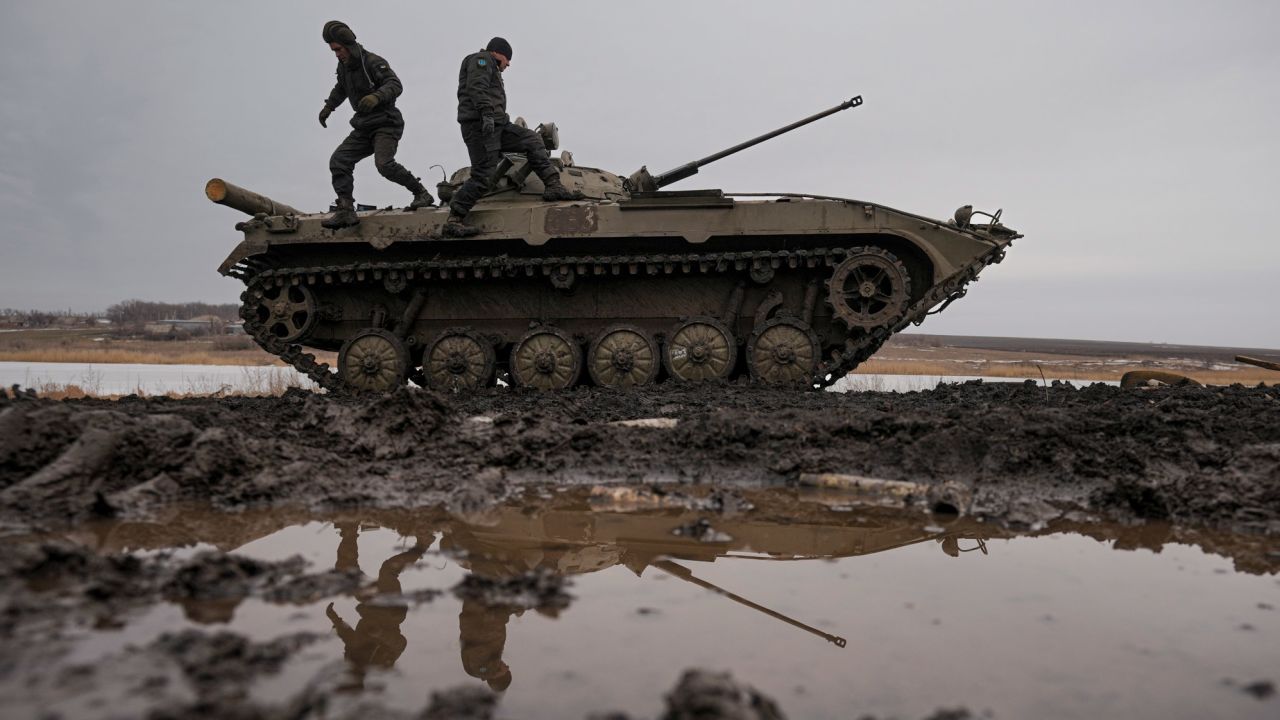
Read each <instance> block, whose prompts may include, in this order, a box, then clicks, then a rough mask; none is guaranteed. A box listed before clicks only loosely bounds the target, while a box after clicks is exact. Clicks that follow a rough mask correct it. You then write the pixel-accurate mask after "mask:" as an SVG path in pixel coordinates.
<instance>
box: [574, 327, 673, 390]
mask: <svg viewBox="0 0 1280 720" xmlns="http://www.w3.org/2000/svg"><path fill="white" fill-rule="evenodd" d="M658 362H659V361H658V345H657V343H655V342H654V341H653V338H651V337H649V335H648V334H647V333H646V332H644V331H643V330H641V329H640V328H637V327H634V326H632V325H614V326H611V327H608V328H605V330H604V332H602V333H600V335H599V336H597V337H596V339H595V340H593V341H592V342H591V347H590V348H589V349H588V350H587V372H589V373H590V374H591V379H592V380H593V381H594V382H595V384H596V385H601V386H605V387H632V386H635V385H648V384H649V383H651V382H653V381H654V378H656V377H657V376H658Z"/></svg>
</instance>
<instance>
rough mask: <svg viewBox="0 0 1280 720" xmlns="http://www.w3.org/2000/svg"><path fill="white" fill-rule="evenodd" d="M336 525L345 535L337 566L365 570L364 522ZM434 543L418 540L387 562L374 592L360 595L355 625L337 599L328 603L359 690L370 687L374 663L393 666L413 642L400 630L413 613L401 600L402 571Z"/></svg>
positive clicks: (376, 666)
mask: <svg viewBox="0 0 1280 720" xmlns="http://www.w3.org/2000/svg"><path fill="white" fill-rule="evenodd" d="M335 527H337V529H338V537H339V538H340V540H339V542H338V557H337V561H336V562H335V563H334V569H335V570H339V571H351V570H355V571H359V570H360V555H359V553H360V550H359V544H358V538H359V533H360V525H359V523H357V522H352V521H340V522H337V523H335ZM428 547H429V546H428V545H423V543H422V542H421V540H418V541H417V542H416V543H415V544H414V546H413V547H412V548H410V549H409V550H406V551H405V552H402V553H398V554H396V555H393V556H391V557H389V558H387V559H386V560H385V561H383V563H382V567H381V568H379V569H378V578H377V580H376V581H374V583H373V587H372V588H371V590H372V595H370V594H369V593H368V592H367V591H366V592H364V593H362V594H361V596H360V597H359V598H358V599H360V602H359V603H358V604H357V605H356V614H357V615H359V616H360V619H359V620H358V621H357V622H356V625H355V627H352V626H351V625H349V624H347V621H346V620H344V619H343V618H342V617H341V616H340V615H339V614H338V612H337V611H336V610H334V609H333V603H329V605H328V607H326V608H325V615H327V616H328V618H329V622H331V623H333V629H334V631H335V632H337V633H338V637H339V638H341V639H342V645H343V647H344V651H343V657H345V658H346V660H347V662H348V663H349V664H350V665H351V668H352V670H353V683H352V688H353V689H358V688H363V687H364V677H365V674H366V673H367V672H368V671H369V669H370V668H382V669H390V668H391V667H392V666H393V665H395V664H396V660H399V659H400V655H401V654H403V653H404V649H405V648H406V647H408V645H409V641H408V640H407V639H406V638H405V636H404V634H403V633H401V632H400V626H401V624H403V623H404V620H405V618H406V617H408V616H409V604H408V603H407V602H405V601H404V600H402V599H400V595H401V589H400V573H402V572H404V570H405V568H408V567H409V566H410V565H413V564H414V563H415V562H417V561H418V560H419V559H420V558H421V557H422V556H423V555H425V554H426V552H427V550H428Z"/></svg>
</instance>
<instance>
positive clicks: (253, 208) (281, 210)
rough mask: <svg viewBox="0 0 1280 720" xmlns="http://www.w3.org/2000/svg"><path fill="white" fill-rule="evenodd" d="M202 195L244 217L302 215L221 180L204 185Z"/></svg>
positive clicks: (265, 197) (296, 210)
mask: <svg viewBox="0 0 1280 720" xmlns="http://www.w3.org/2000/svg"><path fill="white" fill-rule="evenodd" d="M204 194H205V196H206V197H208V198H209V199H210V200H212V201H214V202H216V203H218V204H219V205H226V206H227V207H229V208H235V209H236V210H239V211H240V212H242V213H244V214H246V215H257V214H258V213H266V214H268V215H303V214H305V213H303V212H302V211H301V210H298V209H297V208H293V207H290V206H288V205H285V204H284V203H278V202H276V201H275V200H272V199H271V198H269V197H267V196H266V195H259V194H258V193H256V192H253V191H252V190H245V189H244V188H242V187H238V186H236V185H232V184H231V183H229V182H227V181H226V180H223V179H221V178H214V179H212V180H210V181H209V182H207V183H205V185H204Z"/></svg>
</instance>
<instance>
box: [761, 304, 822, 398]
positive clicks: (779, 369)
mask: <svg viewBox="0 0 1280 720" xmlns="http://www.w3.org/2000/svg"><path fill="white" fill-rule="evenodd" d="M819 353H820V350H819V347H818V337H817V336H816V335H814V333H813V331H812V330H810V329H809V325H808V324H807V323H805V322H802V321H800V320H796V319H794V318H775V319H773V320H770V321H768V322H766V323H764V324H763V325H760V326H759V327H757V328H756V331H755V332H753V333H751V339H750V340H748V341H747V367H748V369H750V371H751V377H752V379H753V380H755V381H756V382H760V383H764V384H766V385H805V384H808V383H809V382H811V381H812V380H813V376H814V374H815V373H816V372H817V371H818V361H819V359H820V357H821V356H820V354H819Z"/></svg>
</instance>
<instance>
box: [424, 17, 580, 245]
mask: <svg viewBox="0 0 1280 720" xmlns="http://www.w3.org/2000/svg"><path fill="white" fill-rule="evenodd" d="M510 64H511V43H508V42H507V41H506V40H504V39H502V38H500V37H495V38H494V39H492V40H490V41H489V44H488V45H486V46H485V48H484V49H483V50H481V51H479V52H476V53H473V54H471V55H468V56H467V57H466V58H464V59H463V61H462V68H461V70H460V71H459V72H458V124H459V125H461V126H462V141H463V142H464V143H466V144H467V154H468V155H470V157H471V176H470V177H469V178H468V179H467V181H466V183H464V184H463V185H462V187H461V188H458V191H457V192H456V193H454V195H453V199H452V201H451V202H450V203H449V210H450V212H449V220H448V222H446V223H445V226H444V230H443V232H444V234H445V235H446V236H449V237H468V236H471V235H475V234H477V233H478V232H480V229H479V228H477V227H475V226H473V225H468V224H465V223H464V220H465V219H466V217H467V214H468V213H470V212H471V208H472V206H474V205H475V204H476V202H478V201H479V200H480V198H481V197H482V196H483V195H484V194H485V193H486V192H487V191H488V190H489V188H490V186H491V185H492V183H493V180H494V178H493V173H494V170H496V169H497V167H498V161H499V160H500V159H501V157H502V153H504V152H515V153H524V154H525V156H526V157H527V158H528V161H529V166H530V167H531V168H533V171H534V172H535V173H537V174H538V177H539V178H541V179H542V184H543V186H544V187H545V188H546V190H545V192H543V193H542V199H543V200H581V199H582V193H580V192H577V191H570V190H569V189H567V188H566V187H565V186H564V185H563V184H562V183H561V182H560V173H559V172H557V171H556V169H555V167H553V166H552V164H551V158H550V157H549V156H548V155H547V148H546V145H544V144H543V141H542V138H541V137H539V136H538V134H537V133H535V132H534V131H532V130H530V129H528V128H523V127H520V126H519V125H515V124H513V123H512V122H511V118H510V117H509V116H508V115H507V91H506V88H505V87H504V86H503V84H502V73H503V72H504V71H505V70H506V69H507V66H508V65H510Z"/></svg>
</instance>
